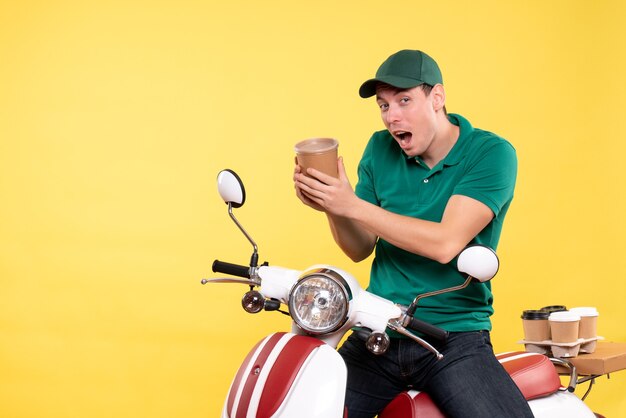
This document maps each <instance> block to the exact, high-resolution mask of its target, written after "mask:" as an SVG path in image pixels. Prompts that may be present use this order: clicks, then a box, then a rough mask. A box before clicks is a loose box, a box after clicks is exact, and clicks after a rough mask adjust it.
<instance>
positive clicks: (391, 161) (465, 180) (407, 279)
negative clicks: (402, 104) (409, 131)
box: [356, 114, 517, 331]
mask: <svg viewBox="0 0 626 418" xmlns="http://www.w3.org/2000/svg"><path fill="white" fill-rule="evenodd" d="M448 118H449V120H450V122H452V123H453V124H455V125H457V126H459V128H460V133H459V138H458V140H457V142H456V143H455V145H454V146H453V147H452V149H451V150H450V152H449V153H448V155H447V156H446V157H445V158H444V159H443V160H441V161H440V162H439V163H437V165H435V166H434V167H432V168H431V167H428V166H427V165H426V164H425V163H424V162H423V161H422V160H421V158H420V157H408V156H407V155H406V154H405V153H404V151H403V150H402V149H401V148H400V147H399V145H398V144H397V142H396V141H395V139H394V138H393V137H392V136H391V134H390V133H389V132H388V131H387V130H384V131H379V132H376V133H374V135H372V137H371V139H370V141H369V143H368V144H367V147H366V148H365V151H364V153H363V157H362V158H361V162H360V163H359V169H358V174H359V181H358V183H357V185H356V194H357V196H359V197H360V198H361V199H364V200H366V201H368V202H370V203H372V204H375V205H377V206H380V207H382V208H383V209H386V210H388V211H390V212H393V213H397V214H400V215H405V216H410V217H414V218H419V219H424V220H428V221H433V222H439V221H441V218H442V216H443V212H444V209H445V207H446V204H447V203H448V200H449V199H450V197H451V196H453V195H457V194H458V195H464V196H468V197H470V198H473V199H476V200H478V201H480V202H482V203H484V204H485V205H486V206H488V207H489V208H490V209H491V211H492V212H493V214H494V218H493V219H492V221H491V222H490V223H489V225H487V226H486V227H485V228H484V229H483V230H482V231H481V232H480V233H479V234H478V236H477V237H476V238H475V239H474V240H473V241H472V243H479V244H484V245H487V246H489V247H491V248H493V249H494V250H495V249H496V248H497V246H498V241H499V239H500V233H501V230H502V223H503V221H504V217H505V215H506V212H507V210H508V208H509V206H510V204H511V200H512V199H513V191H514V188H515V180H516V175H517V157H516V154H515V149H514V148H513V146H511V144H510V143H509V142H507V141H506V140H505V139H503V138H501V137H499V136H497V135H495V134H493V133H491V132H487V131H484V130H481V129H477V128H474V127H472V125H471V124H470V123H469V121H467V120H466V119H465V118H463V117H462V116H460V115H456V114H449V115H448ZM464 279H465V278H464V277H463V276H462V275H461V274H460V273H459V272H458V271H457V270H456V260H453V261H451V262H450V263H448V264H440V263H438V262H436V261H433V260H430V259H428V258H425V257H422V256H419V255H417V254H413V253H410V252H408V251H405V250H403V249H400V248H398V247H396V246H394V245H392V244H390V243H389V242H387V241H385V240H384V239H379V240H378V242H377V244H376V252H375V258H374V262H373V264H372V270H371V275H370V284H369V288H368V290H370V291H371V292H373V293H375V294H377V295H380V296H382V297H385V298H387V299H390V300H392V301H394V302H396V303H400V304H404V305H408V304H410V303H411V302H412V301H413V299H414V298H415V296H417V295H418V294H421V293H425V292H429V291H433V290H438V289H443V288H447V287H451V286H457V285H459V284H461V283H463V281H464ZM492 301H493V297H492V294H491V286H490V284H489V283H484V284H479V283H472V284H471V285H470V286H469V287H468V288H466V289H464V290H462V291H458V292H453V293H448V294H443V295H439V296H434V297H429V298H425V299H422V300H421V301H420V304H419V305H418V310H417V313H416V317H417V318H419V319H422V320H424V321H426V322H429V323H431V324H433V325H437V326H440V327H442V328H444V329H446V330H448V331H475V330H490V329H491V321H490V319H489V317H490V316H491V314H492V313H493V308H492Z"/></svg>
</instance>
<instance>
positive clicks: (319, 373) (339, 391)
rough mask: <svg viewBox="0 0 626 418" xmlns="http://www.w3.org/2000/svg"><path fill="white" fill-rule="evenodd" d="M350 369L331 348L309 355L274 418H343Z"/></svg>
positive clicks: (318, 350) (324, 348)
mask: <svg viewBox="0 0 626 418" xmlns="http://www.w3.org/2000/svg"><path fill="white" fill-rule="evenodd" d="M346 380H347V370H346V365H345V363H344V362H343V359H342V358H341V356H340V355H339V353H337V351H335V349H333V348H332V347H330V346H328V345H322V346H320V347H319V348H318V349H317V350H315V351H314V352H313V353H311V355H310V356H309V359H308V361H307V363H306V364H305V365H304V366H303V368H302V370H301V371H300V374H299V375H298V377H297V378H296V381H295V382H294V384H293V386H292V390H291V391H290V392H289V394H288V395H287V399H286V400H285V402H284V403H283V405H282V406H281V408H280V409H279V410H278V411H277V413H276V414H275V415H273V417H274V418H293V417H298V418H331V417H338V418H339V417H342V416H343V409H344V400H345V399H344V398H345V392H346Z"/></svg>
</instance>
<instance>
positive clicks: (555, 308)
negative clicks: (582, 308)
mask: <svg viewBox="0 0 626 418" xmlns="http://www.w3.org/2000/svg"><path fill="white" fill-rule="evenodd" d="M541 310H542V311H545V312H548V313H551V312H558V311H566V310H567V308H566V307H565V305H550V306H544V307H543V308H541Z"/></svg>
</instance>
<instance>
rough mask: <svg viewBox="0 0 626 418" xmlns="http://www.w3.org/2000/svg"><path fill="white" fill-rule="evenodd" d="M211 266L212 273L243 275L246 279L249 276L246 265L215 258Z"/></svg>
mask: <svg viewBox="0 0 626 418" xmlns="http://www.w3.org/2000/svg"><path fill="white" fill-rule="evenodd" d="M212 268H213V272H214V273H225V274H230V275H231V276H238V277H245V278H246V279H249V278H250V267H248V266H242V265H240V264H232V263H227V262H225V261H219V260H215V261H214V262H213V267H212Z"/></svg>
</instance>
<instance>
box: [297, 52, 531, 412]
mask: <svg viewBox="0 0 626 418" xmlns="http://www.w3.org/2000/svg"><path fill="white" fill-rule="evenodd" d="M359 94H360V96H361V97H363V98H368V97H371V96H376V102H377V104H378V106H379V108H380V112H381V117H382V120H383V123H384V125H385V128H386V129H385V130H383V131H379V132H376V133H374V134H373V135H372V137H371V138H370V140H369V142H368V144H367V146H366V148H365V151H364V153H363V157H362V158H361V161H360V163H359V168H358V174H359V181H358V183H357V185H356V188H355V189H354V190H353V189H352V186H351V185H350V183H349V181H348V178H347V175H346V171H345V168H344V165H343V161H342V159H341V158H339V159H338V162H337V168H338V178H335V177H333V176H330V175H327V174H324V173H322V172H320V171H318V170H315V169H311V168H309V169H308V170H307V173H306V174H307V175H304V173H302V172H301V169H300V167H299V166H296V168H295V171H294V184H295V188H296V195H297V196H298V197H299V199H300V200H301V201H302V202H303V203H304V204H306V205H307V206H310V207H312V208H313V209H316V210H319V211H322V212H324V213H325V214H326V216H327V218H328V222H329V225H330V229H331V232H332V234H333V237H334V239H335V241H336V243H337V244H338V245H339V247H340V248H341V249H342V250H343V251H344V253H346V255H348V256H349V257H350V258H351V259H352V260H354V261H355V262H358V261H361V260H363V259H365V258H367V257H368V256H369V255H370V254H371V253H372V252H374V251H375V255H376V257H375V259H374V261H373V264H372V270H371V276H370V285H369V288H368V290H370V291H371V292H373V293H375V294H378V295H380V296H383V297H385V298H387V299H390V300H392V301H394V302H396V303H398V304H402V305H408V304H410V303H411V301H412V300H413V298H414V297H415V296H416V295H417V294H421V293H424V292H427V291H432V290H437V289H442V288H447V287H451V286H455V285H458V284H460V283H461V282H462V281H463V277H461V275H460V273H458V271H457V270H456V261H455V257H456V255H457V254H458V253H459V252H460V251H461V250H462V249H463V248H464V247H465V246H467V245H468V244H471V243H480V244H484V245H487V246H489V247H491V248H494V249H495V248H496V247H497V244H498V240H499V237H500V232H501V229H502V223H503V221H504V217H505V215H506V212H507V210H508V208H509V205H510V203H511V200H512V198H513V190H514V188H515V180H516V175H517V158H516V155H515V150H514V148H513V147H512V146H511V145H510V144H509V143H508V142H507V141H506V140H504V139H503V138H500V137H498V136H497V135H495V134H493V133H490V132H487V131H483V130H480V129H477V128H474V127H472V125H471V124H470V123H469V121H467V120H466V119H465V118H463V117H462V116H460V115H456V114H448V113H447V111H446V107H445V99H446V95H445V90H444V87H443V79H442V76H441V72H440V70H439V67H438V65H437V64H436V62H435V61H434V60H433V59H432V58H431V57H430V56H428V55H427V54H425V53H424V52H422V51H416V50H402V51H399V52H397V53H395V54H393V55H391V56H390V57H389V58H387V60H385V62H383V64H382V65H381V66H380V68H379V69H378V71H377V72H376V77H375V78H373V79H370V80H368V81H366V82H365V83H363V85H362V86H361V88H360V90H359ZM492 299H493V298H492V294H491V287H490V285H489V283H483V284H478V283H476V284H472V285H471V286H469V287H468V288H466V289H465V290H463V291H459V292H453V293H448V294H444V295H438V296H434V297H430V298H426V299H423V300H422V301H420V305H419V306H418V309H417V312H416V315H415V316H416V317H417V318H418V319H421V320H423V321H426V322H429V323H431V324H433V325H437V326H439V327H441V328H443V329H446V330H448V331H450V338H449V340H448V342H447V343H446V344H438V343H436V342H434V341H431V342H432V343H433V344H434V345H435V346H436V347H437V348H438V349H439V350H440V351H442V352H443V354H444V358H443V359H442V360H441V361H437V360H436V359H435V357H434V356H433V355H432V354H431V353H430V352H428V351H427V350H425V349H424V348H423V347H421V346H420V345H419V344H417V343H415V342H413V341H412V340H409V339H405V338H402V337H400V336H398V335H390V336H391V337H392V338H391V341H392V343H391V347H390V349H389V350H388V352H387V353H386V354H385V355H382V356H374V355H372V354H371V353H369V352H368V351H367V349H366V348H365V344H364V342H363V341H361V340H360V339H359V338H358V336H357V335H356V334H352V335H351V336H350V337H349V338H348V340H347V341H346V342H345V343H344V345H343V346H342V347H341V349H340V351H339V352H340V353H341V355H342V356H343V358H344V360H345V361H346V364H347V367H348V390H347V394H346V405H347V407H348V413H349V416H350V418H354V417H357V418H358V417H373V416H375V415H376V414H377V413H378V412H380V411H381V410H382V409H383V408H384V407H385V406H386V404H387V403H389V402H390V401H391V400H392V399H393V398H394V397H395V396H396V395H397V394H398V393H399V392H401V391H403V390H406V389H407V388H413V389H416V390H423V391H426V392H428V393H429V395H430V396H431V397H432V398H433V400H434V401H435V402H436V403H437V404H438V405H439V407H440V408H441V409H442V411H443V412H444V413H445V414H446V416H449V417H485V416H498V417H500V416H502V417H504V416H506V417H532V412H531V411H530V409H529V407H528V404H527V403H526V401H525V400H524V398H523V396H522V395H521V393H520V392H519V390H518V389H517V387H516V386H515V384H514V383H513V381H512V380H511V378H510V377H509V375H508V374H507V373H506V371H505V370H504V369H503V368H502V366H501V365H500V363H499V362H498V361H497V360H496V358H495V355H494V353H493V350H492V347H491V343H490V340H489V331H490V330H491V321H490V319H489V317H490V315H491V314H492V313H493V309H492Z"/></svg>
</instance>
